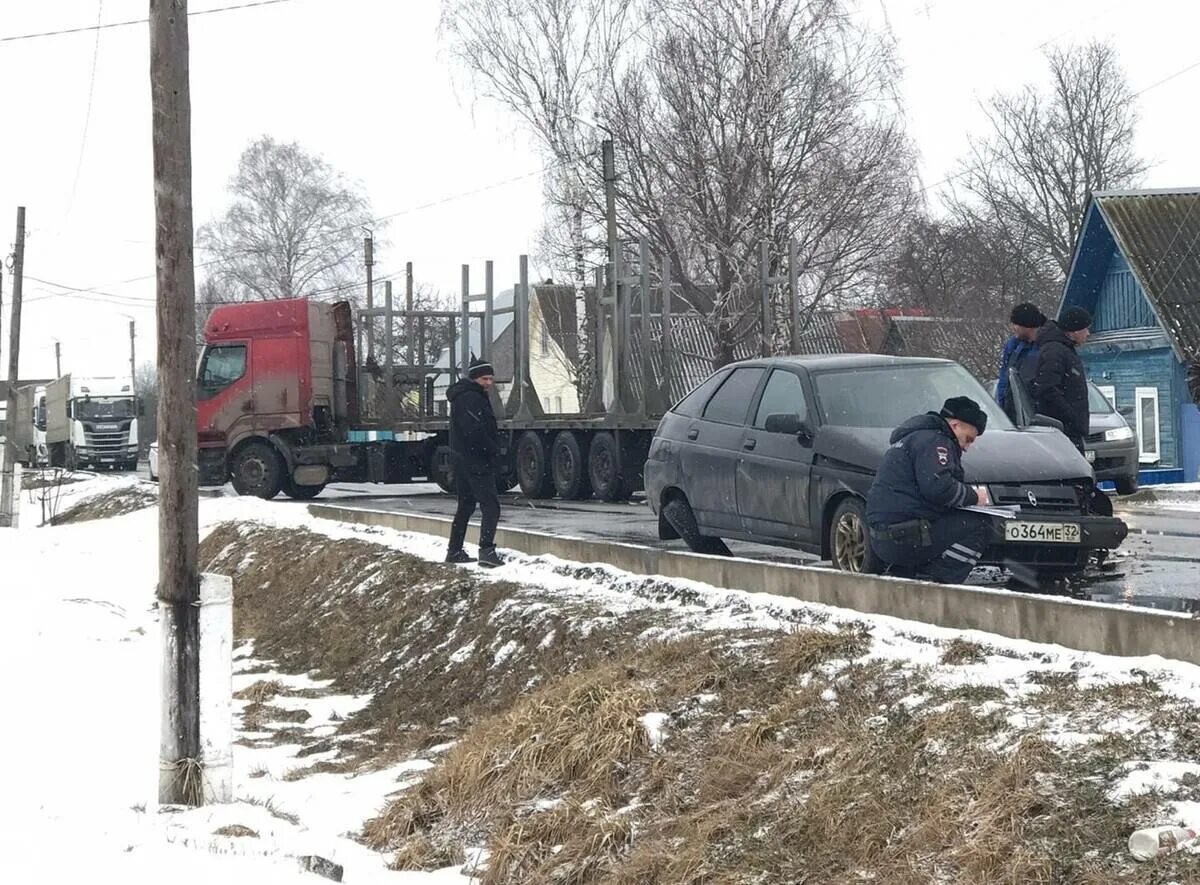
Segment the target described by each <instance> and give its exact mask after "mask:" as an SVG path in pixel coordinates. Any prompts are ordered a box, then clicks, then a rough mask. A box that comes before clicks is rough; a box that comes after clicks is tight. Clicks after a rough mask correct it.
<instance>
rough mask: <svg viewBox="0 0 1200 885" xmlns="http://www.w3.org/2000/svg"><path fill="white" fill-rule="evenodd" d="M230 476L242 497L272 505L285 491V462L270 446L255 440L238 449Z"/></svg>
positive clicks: (231, 466) (230, 469)
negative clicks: (259, 499) (272, 500)
mask: <svg viewBox="0 0 1200 885" xmlns="http://www.w3.org/2000/svg"><path fill="white" fill-rule="evenodd" d="M229 472H230V474H232V476H231V479H232V481H233V487H234V489H236V490H237V493H238V494H239V495H252V496H253V497H256V498H263V499H265V500H268V501H269V500H270V499H271V498H274V497H275V496H276V495H278V494H279V492H280V491H281V490H282V489H283V482H284V467H283V460H282V459H281V458H280V457H279V453H278V452H277V451H275V447H274V446H272V445H271V444H270V443H267V442H261V441H258V440H255V441H254V442H249V443H246V445H245V446H243V447H242V448H240V449H238V453H237V454H236V455H234V456H233V463H232V464H231V465H229Z"/></svg>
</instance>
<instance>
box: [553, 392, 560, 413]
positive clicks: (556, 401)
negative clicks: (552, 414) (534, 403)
mask: <svg viewBox="0 0 1200 885" xmlns="http://www.w3.org/2000/svg"><path fill="white" fill-rule="evenodd" d="M554 411H556V412H559V413H561V412H562V397H561V396H556V397H555V398H554Z"/></svg>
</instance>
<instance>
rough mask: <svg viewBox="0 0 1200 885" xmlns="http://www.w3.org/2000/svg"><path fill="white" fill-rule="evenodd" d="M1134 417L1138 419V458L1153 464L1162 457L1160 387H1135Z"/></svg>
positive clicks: (1145, 462) (1144, 462)
mask: <svg viewBox="0 0 1200 885" xmlns="http://www.w3.org/2000/svg"><path fill="white" fill-rule="evenodd" d="M1133 402H1134V417H1135V418H1136V419H1137V435H1138V460H1139V461H1140V462H1142V463H1143V464H1152V463H1154V462H1155V461H1158V460H1159V459H1160V457H1161V455H1160V453H1159V427H1158V388H1157V387H1135V388H1134V389H1133Z"/></svg>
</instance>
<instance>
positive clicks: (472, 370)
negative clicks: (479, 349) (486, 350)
mask: <svg viewBox="0 0 1200 885" xmlns="http://www.w3.org/2000/svg"><path fill="white" fill-rule="evenodd" d="M495 374H496V370H495V369H493V368H492V364H491V363H489V362H487V361H485V360H480V359H473V360H471V365H470V367H469V368H468V369H467V377H468V378H470V379H471V380H472V381H474V380H475V379H476V378H482V377H483V376H484V375H495Z"/></svg>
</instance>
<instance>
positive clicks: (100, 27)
mask: <svg viewBox="0 0 1200 885" xmlns="http://www.w3.org/2000/svg"><path fill="white" fill-rule="evenodd" d="M291 2H293V0H254V2H250V3H237V4H235V5H233V6H218V7H216V8H215V9H197V10H193V11H190V12H188V17H189V18H195V17H196V16H199V15H212V14H214V13H218V12H233V11H235V10H238V9H253V8H255V7H258V6H275V5H277V4H279V3H291ZM149 22H150V19H148V18H136V19H130V20H128V21H123V22H109V23H108V24H94V25H86V26H83V27H78V28H61V29H59V30H56V31H39V32H37V33H33V34H13V35H11V36H8V37H0V43H14V42H16V41H18V40H36V39H37V38H39V37H58V36H61V35H63V34H87V33H90V32H91V31H107V30H110V29H112V28H128V27H131V26H133V25H145V24H149Z"/></svg>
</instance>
